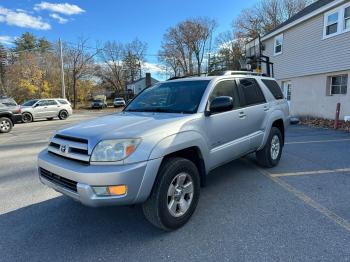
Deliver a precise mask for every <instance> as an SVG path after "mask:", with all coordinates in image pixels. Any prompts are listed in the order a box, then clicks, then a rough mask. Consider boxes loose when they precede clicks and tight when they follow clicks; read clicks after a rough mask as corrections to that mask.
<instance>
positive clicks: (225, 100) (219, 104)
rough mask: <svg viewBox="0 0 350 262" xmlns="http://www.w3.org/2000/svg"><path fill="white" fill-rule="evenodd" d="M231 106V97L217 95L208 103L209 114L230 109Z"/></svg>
mask: <svg viewBox="0 0 350 262" xmlns="http://www.w3.org/2000/svg"><path fill="white" fill-rule="evenodd" d="M232 108H233V99H232V97H229V96H218V97H216V98H214V100H213V101H211V103H210V107H209V112H208V113H209V115H210V114H215V113H221V112H225V111H230V110H232Z"/></svg>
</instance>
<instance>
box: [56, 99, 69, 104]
mask: <svg viewBox="0 0 350 262" xmlns="http://www.w3.org/2000/svg"><path fill="white" fill-rule="evenodd" d="M58 102H60V104H62V105H67V104H68V102H67V101H66V100H62V99H60V100H58Z"/></svg>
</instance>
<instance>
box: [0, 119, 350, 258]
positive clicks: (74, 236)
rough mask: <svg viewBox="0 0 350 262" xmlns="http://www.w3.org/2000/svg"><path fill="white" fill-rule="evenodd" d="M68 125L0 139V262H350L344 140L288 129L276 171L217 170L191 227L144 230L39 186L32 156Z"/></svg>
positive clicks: (138, 217)
mask: <svg viewBox="0 0 350 262" xmlns="http://www.w3.org/2000/svg"><path fill="white" fill-rule="evenodd" d="M101 114H103V113H101V112H94V113H90V112H89V113H83V114H76V115H74V116H73V117H71V118H70V119H68V120H67V121H59V120H54V121H45V122H35V123H30V124H21V125H16V126H15V128H14V130H13V132H12V133H10V134H1V135H0V199H1V200H0V261H177V262H178V261H350V190H349V189H350V134H349V133H345V132H341V131H334V130H326V129H315V128H308V127H304V126H291V127H290V128H289V130H288V132H287V138H286V145H285V148H284V153H283V155H282V159H281V162H280V165H279V166H277V167H276V168H273V169H262V168H259V167H258V166H257V165H256V164H255V160H254V157H253V156H248V157H245V158H243V159H240V160H237V161H233V162H231V163H229V164H227V165H225V166H223V167H220V168H218V169H217V170H215V171H214V172H212V174H210V176H209V178H208V185H207V187H205V188H203V189H202V192H201V199H200V202H199V205H198V207H197V210H196V212H195V214H194V216H193V217H192V219H191V220H190V222H189V223H188V224H187V225H185V226H184V227H183V228H181V229H180V230H178V231H176V232H172V233H165V232H162V231H160V230H158V229H156V228H154V227H152V226H151V225H150V224H149V223H148V222H147V221H146V220H145V219H144V217H143V215H142V211H141V209H140V207H138V206H136V207H133V208H131V207H108V208H99V209H93V208H89V207H84V206H82V205H80V204H79V203H76V202H74V201H72V200H71V199H69V198H67V197H64V196H62V195H60V194H59V193H56V192H55V191H53V190H51V189H48V188H46V187H45V186H43V185H41V184H40V182H39V180H38V178H37V174H36V155H37V153H38V152H39V151H40V150H42V149H43V148H44V147H45V146H46V144H47V141H48V138H49V136H50V135H51V133H52V132H53V131H54V130H56V129H57V128H59V127H60V126H62V125H65V124H71V123H75V122H78V121H81V120H84V119H89V118H91V117H97V116H99V115H101Z"/></svg>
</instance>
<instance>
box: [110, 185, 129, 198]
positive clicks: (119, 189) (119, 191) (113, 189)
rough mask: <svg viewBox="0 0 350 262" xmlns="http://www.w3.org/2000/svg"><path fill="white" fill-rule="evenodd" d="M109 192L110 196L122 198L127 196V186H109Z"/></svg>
mask: <svg viewBox="0 0 350 262" xmlns="http://www.w3.org/2000/svg"><path fill="white" fill-rule="evenodd" d="M108 191H109V194H110V195H115V196H121V195H125V194H126V192H127V187H126V185H119V186H109V187H108Z"/></svg>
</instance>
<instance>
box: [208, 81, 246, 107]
mask: <svg viewBox="0 0 350 262" xmlns="http://www.w3.org/2000/svg"><path fill="white" fill-rule="evenodd" d="M219 96H229V97H232V99H233V108H238V107H239V106H240V104H239V100H238V92H237V86H236V82H235V81H234V80H227V81H221V82H219V83H218V84H217V85H216V86H215V88H214V90H213V92H212V93H211V95H210V97H209V102H211V101H213V100H214V98H216V97H219Z"/></svg>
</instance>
